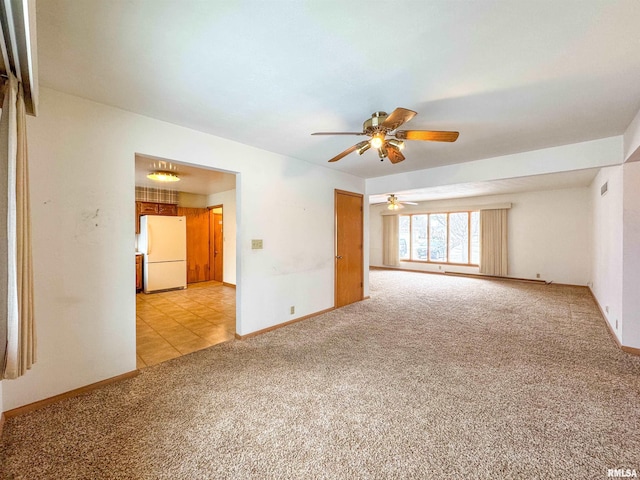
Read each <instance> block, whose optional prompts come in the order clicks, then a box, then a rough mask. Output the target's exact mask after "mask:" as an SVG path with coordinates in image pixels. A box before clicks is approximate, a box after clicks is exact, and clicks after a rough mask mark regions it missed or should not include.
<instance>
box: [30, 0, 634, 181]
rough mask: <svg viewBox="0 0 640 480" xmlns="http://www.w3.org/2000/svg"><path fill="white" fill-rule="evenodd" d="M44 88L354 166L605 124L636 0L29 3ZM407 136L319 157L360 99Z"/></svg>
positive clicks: (589, 132) (494, 150)
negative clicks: (396, 149) (389, 152)
mask: <svg viewBox="0 0 640 480" xmlns="http://www.w3.org/2000/svg"><path fill="white" fill-rule="evenodd" d="M37 10H38V12H37V14H38V16H37V22H38V55H39V57H38V61H39V65H40V83H41V85H43V86H45V87H50V88H53V89H56V90H60V91H64V92H68V93H71V94H74V95H77V96H80V97H84V98H88V99H91V100H94V101H98V102H102V103H105V104H109V105H113V106H116V107H120V108H123V109H126V110H129V111H133V112H137V113H141V114H144V115H148V116H151V117H154V118H158V119H161V120H165V121H168V122H172V123H175V124H179V125H183V126H186V127H190V128H193V129H196V130H201V131H204V132H209V133H211V134H214V135H218V136H220V137H224V138H228V139H232V140H235V141H239V142H242V143H245V144H249V145H253V146H255V147H259V148H262V149H265V150H269V151H273V152H277V153H281V154H284V155H288V156H291V157H295V158H299V159H302V160H305V161H308V162H313V163H317V164H321V165H324V166H326V167H328V168H335V169H338V170H342V171H344V172H349V173H352V174H354V175H358V176H361V177H364V178H370V177H376V176H381V175H388V174H392V173H400V172H406V171H412V170H418V169H423V168H428V167H434V166H441V165H445V164H454V163H461V162H466V161H471V160H477V159H481V158H489V157H494V156H500V155H506V154H511V153H516V152H521V151H528V150H534V149H540V148H546V147H551V146H556V145H563V144H568V143H573V142H580V141H586V140H592V139H597V138H603V137H607V136H612V135H619V134H621V133H622V132H624V130H625V128H626V127H627V126H628V124H629V123H630V121H631V120H632V118H633V116H634V115H635V113H636V112H637V111H638V110H639V109H640V82H639V81H638V79H639V78H640V55H639V54H638V52H640V28H638V26H639V25H640V4H639V3H638V0H564V1H558V0H549V1H548V0H531V1H525V0H468V1H463V0H457V1H456V0H415V1H411V0H398V1H394V2H382V1H376V0H367V1H364V0H350V1H348V2H344V1H332V0H324V1H318V0H270V1H265V0H244V1H224V2H223V1H213V0H210V1H195V0H192V1H184V0H173V1H169V0H136V1H127V2H125V1H114V0H91V1H78V0H46V1H42V0H40V1H39V2H38V4H37ZM398 106H402V107H406V108H410V109H413V110H415V111H417V112H418V115H417V116H416V117H415V118H414V119H413V120H412V121H411V122H410V123H409V124H407V128H413V129H434V130H438V129H442V130H458V131H460V138H459V140H458V141H457V142H456V143H454V144H447V143H432V142H415V141H414V142H408V145H407V147H406V149H405V152H404V153H405V155H406V157H407V160H405V161H404V162H402V163H400V164H397V165H392V164H390V163H389V161H387V160H385V161H384V162H380V161H379V160H378V159H377V156H376V154H375V152H373V151H369V152H366V153H365V154H364V155H363V156H358V155H357V154H351V155H349V156H347V157H345V158H344V159H342V160H341V161H339V162H336V163H335V164H328V163H327V160H328V159H329V158H331V157H333V156H334V155H336V154H337V153H339V152H340V151H342V150H344V149H346V148H347V147H349V146H351V145H353V144H355V143H356V142H357V141H359V140H360V137H312V136H310V133H312V132H315V131H327V130H331V131H340V130H346V131H354V130H359V129H360V128H361V125H362V122H363V121H364V120H365V119H366V118H368V117H369V116H370V115H371V113H372V112H374V111H377V110H385V111H387V112H390V111H391V110H393V109H394V108H395V107H398Z"/></svg>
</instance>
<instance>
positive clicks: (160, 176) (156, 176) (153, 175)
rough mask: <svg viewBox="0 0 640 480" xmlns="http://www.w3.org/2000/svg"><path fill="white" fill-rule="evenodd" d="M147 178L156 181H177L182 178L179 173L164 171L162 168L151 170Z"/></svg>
mask: <svg viewBox="0 0 640 480" xmlns="http://www.w3.org/2000/svg"><path fill="white" fill-rule="evenodd" d="M147 178H148V179H150V180H154V181H156V182H177V181H179V180H180V177H179V176H178V175H177V174H175V173H173V172H164V171H162V170H157V171H155V172H150V173H149V174H148V175H147Z"/></svg>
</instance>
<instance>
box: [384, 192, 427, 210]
mask: <svg viewBox="0 0 640 480" xmlns="http://www.w3.org/2000/svg"><path fill="white" fill-rule="evenodd" d="M382 203H386V204H387V208H388V209H389V210H398V209H400V208H404V206H405V205H418V204H417V203H416V202H401V201H400V200H398V197H396V195H395V194H394V193H392V194H390V195H389V196H388V197H387V201H386V202H380V203H374V205H380V204H382Z"/></svg>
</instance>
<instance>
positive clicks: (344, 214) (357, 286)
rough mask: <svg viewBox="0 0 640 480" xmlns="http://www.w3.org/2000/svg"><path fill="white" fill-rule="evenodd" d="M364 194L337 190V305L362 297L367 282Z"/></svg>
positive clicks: (346, 303) (356, 300) (358, 299)
mask: <svg viewBox="0 0 640 480" xmlns="http://www.w3.org/2000/svg"><path fill="white" fill-rule="evenodd" d="M362 201H363V197H362V195H360V194H359V193H351V192H344V191H342V190H336V193H335V216H336V255H335V272H336V273H335V275H336V280H335V306H336V308H337V307H342V306H344V305H348V304H350V303H353V302H358V301H360V300H362V297H363V282H364V271H363V268H364V259H363V246H362V244H363V234H362V230H363V225H362V221H363V213H362Z"/></svg>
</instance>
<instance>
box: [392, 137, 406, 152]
mask: <svg viewBox="0 0 640 480" xmlns="http://www.w3.org/2000/svg"><path fill="white" fill-rule="evenodd" d="M389 145H392V146H394V147H396V148H397V149H398V150H400V151H402V150H404V142H403V141H402V140H395V139H392V140H389Z"/></svg>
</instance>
